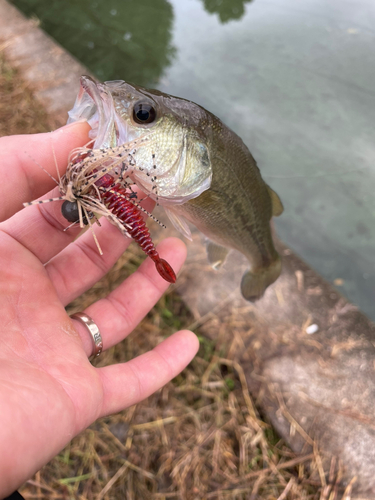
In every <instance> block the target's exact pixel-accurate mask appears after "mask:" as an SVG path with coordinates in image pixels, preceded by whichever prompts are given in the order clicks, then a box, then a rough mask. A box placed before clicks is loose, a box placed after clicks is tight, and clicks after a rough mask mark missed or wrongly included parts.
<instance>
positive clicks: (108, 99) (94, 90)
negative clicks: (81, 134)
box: [67, 76, 118, 149]
mask: <svg viewBox="0 0 375 500" xmlns="http://www.w3.org/2000/svg"><path fill="white" fill-rule="evenodd" d="M68 115H69V118H68V122H67V123H74V122H76V121H79V120H86V121H87V123H88V124H89V125H90V127H91V130H90V132H89V137H90V138H91V139H92V140H93V141H94V144H93V146H92V147H93V149H100V148H109V147H115V146H117V145H118V134H117V133H116V123H115V122H116V114H115V108H114V103H113V98H112V95H111V93H110V92H109V91H108V90H107V89H106V88H105V86H104V85H102V84H101V83H97V82H95V80H93V79H92V78H91V77H90V76H82V77H81V78H80V89H79V92H78V96H77V98H76V101H75V103H74V106H73V108H72V109H71V110H70V111H69V112H68Z"/></svg>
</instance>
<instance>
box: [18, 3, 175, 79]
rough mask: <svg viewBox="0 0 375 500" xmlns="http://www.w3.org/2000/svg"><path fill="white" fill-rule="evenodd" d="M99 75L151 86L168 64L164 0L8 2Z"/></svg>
mask: <svg viewBox="0 0 375 500" xmlns="http://www.w3.org/2000/svg"><path fill="white" fill-rule="evenodd" d="M12 3H13V4H15V5H16V6H17V7H18V8H19V9H20V10H22V11H23V12H24V13H25V14H26V15H28V16H36V17H37V18H38V19H40V20H41V26H42V28H43V29H44V30H45V31H47V32H48V33H53V36H54V38H55V39H56V40H57V41H58V42H59V43H61V45H63V46H64V47H65V48H66V49H67V50H69V51H70V52H71V53H72V54H73V55H74V56H75V57H76V58H77V59H79V60H80V61H81V62H82V63H83V64H85V65H86V66H87V67H88V68H89V69H90V70H91V71H92V72H93V73H94V74H95V75H96V76H97V77H98V78H99V79H101V80H116V79H126V80H128V81H130V82H135V83H137V84H139V85H153V84H155V83H156V82H157V81H158V80H159V79H160V77H161V76H162V74H163V71H164V69H165V68H166V67H167V66H168V65H169V64H171V61H172V59H173V56H174V53H175V50H174V48H173V47H172V45H171V30H172V26H173V9H172V6H171V4H170V3H169V2H168V1H167V0H107V1H105V2H103V1H101V0H100V1H99V0H97V1H95V0H94V1H93V0H80V1H79V2H77V1H76V0H65V1H61V0H47V1H46V0H12Z"/></svg>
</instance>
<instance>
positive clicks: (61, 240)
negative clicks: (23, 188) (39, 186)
mask: <svg viewBox="0 0 375 500" xmlns="http://www.w3.org/2000/svg"><path fill="white" fill-rule="evenodd" d="M134 191H137V189H134ZM55 196H58V192H57V191H55V192H54V191H51V192H50V193H48V194H47V195H46V197H45V199H50V198H53V197H55ZM43 198H44V197H43ZM61 205H62V202H61V201H55V202H51V203H44V204H42V205H33V206H30V207H25V208H24V209H23V210H21V211H20V212H17V213H16V214H15V215H14V216H13V217H11V218H10V219H8V220H6V221H4V222H2V223H1V224H0V230H2V231H4V232H6V233H7V234H8V235H10V236H12V238H14V239H15V240H17V241H18V242H19V243H20V244H21V245H23V246H24V247H25V248H27V249H28V250H29V251H30V252H32V253H33V254H34V255H35V256H36V257H38V259H39V260H40V261H41V262H42V263H43V264H45V263H46V262H49V261H50V260H51V259H52V258H53V257H55V255H57V254H58V253H60V252H61V251H62V250H63V249H64V248H66V247H67V246H68V245H69V244H70V243H71V242H72V241H73V240H74V239H75V238H76V237H77V236H78V234H79V233H80V232H81V231H82V230H81V228H80V227H79V224H76V225H75V226H74V227H72V228H70V229H69V230H67V231H66V230H65V228H67V227H68V226H69V225H70V223H69V222H68V221H67V220H66V219H65V218H64V217H63V216H62V214H61ZM141 205H142V206H144V207H145V208H146V210H149V211H151V210H152V208H153V206H154V203H153V202H151V200H150V199H147V200H145V202H144V203H142V204H141ZM98 227H99V226H97V225H96V224H95V225H94V232H95V234H96V233H97V232H100V233H103V237H102V240H104V237H105V235H104V231H98V229H97V228H98ZM106 227H108V226H107V225H106ZM117 231H118V233H119V234H121V233H120V231H119V230H118V229H117ZM122 237H123V238H124V236H122ZM89 241H91V242H92V243H93V245H94V242H95V240H94V238H93V235H92V232H91V231H90V238H89ZM125 248H126V247H125ZM112 250H115V249H112ZM112 250H111V249H108V252H112ZM95 252H96V253H97V255H99V253H98V252H99V251H98V249H97V248H96V249H95ZM98 262H99V261H98ZM108 269H109V268H108Z"/></svg>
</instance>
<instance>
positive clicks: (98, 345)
mask: <svg viewBox="0 0 375 500" xmlns="http://www.w3.org/2000/svg"><path fill="white" fill-rule="evenodd" d="M70 317H71V318H72V319H76V320H77V321H80V322H81V323H82V324H83V325H84V326H85V327H86V328H87V330H88V331H89V333H90V335H91V338H92V341H93V343H94V351H93V353H92V354H91V356H90V357H91V358H97V357H98V356H99V355H100V353H101V352H102V350H103V339H102V336H101V335H100V331H99V328H98V325H97V324H96V323H95V321H93V319H92V318H90V316H88V315H87V314H86V313H83V312H76V313H74V314H72V315H71V316H70Z"/></svg>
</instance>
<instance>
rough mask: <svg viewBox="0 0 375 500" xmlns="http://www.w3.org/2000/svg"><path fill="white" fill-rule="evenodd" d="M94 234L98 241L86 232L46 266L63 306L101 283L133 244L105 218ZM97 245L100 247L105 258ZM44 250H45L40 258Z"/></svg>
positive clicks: (146, 205)
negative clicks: (98, 282)
mask: <svg viewBox="0 0 375 500" xmlns="http://www.w3.org/2000/svg"><path fill="white" fill-rule="evenodd" d="M153 205H154V203H153V202H152V201H151V200H150V199H148V200H145V202H144V203H142V206H144V208H146V209H147V210H152V207H153ZM93 231H94V232H95V237H96V240H95V239H94V236H93V234H92V232H91V231H90V230H87V231H86V233H85V234H83V235H82V236H80V237H79V238H77V239H76V240H75V241H74V242H73V243H72V244H71V245H68V246H67V247H66V248H64V249H63V250H62V251H61V252H60V253H59V254H58V255H56V256H55V257H54V258H53V259H52V260H50V261H49V262H48V264H47V265H46V270H47V272H48V275H49V277H50V279H51V281H52V282H53V284H54V286H55V289H56V291H57V293H58V296H59V298H60V300H61V302H62V303H63V304H64V305H67V304H69V302H71V301H72V300H74V299H76V298H77V297H78V296H79V295H82V293H84V292H85V291H86V290H88V289H89V288H91V287H92V286H93V285H94V284H95V283H96V282H97V281H99V280H100V279H101V278H102V277H103V276H104V275H105V274H106V273H107V272H108V271H109V270H110V269H111V268H112V266H113V265H114V264H115V263H116V262H117V260H118V259H119V258H120V256H121V255H122V254H123V253H124V252H125V250H126V249H127V248H128V246H129V245H130V243H131V242H132V240H131V239H130V238H127V237H125V236H124V235H123V234H122V233H121V232H120V231H119V229H118V228H117V227H116V226H114V225H113V224H111V223H110V222H108V221H107V220H105V219H104V220H103V219H101V227H99V226H95V227H94V228H93ZM96 242H98V244H99V245H100V248H101V250H102V255H100V253H99V250H98V247H97V243H96ZM41 251H43V249H42V248H41V249H40V251H39V255H40V253H41Z"/></svg>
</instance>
